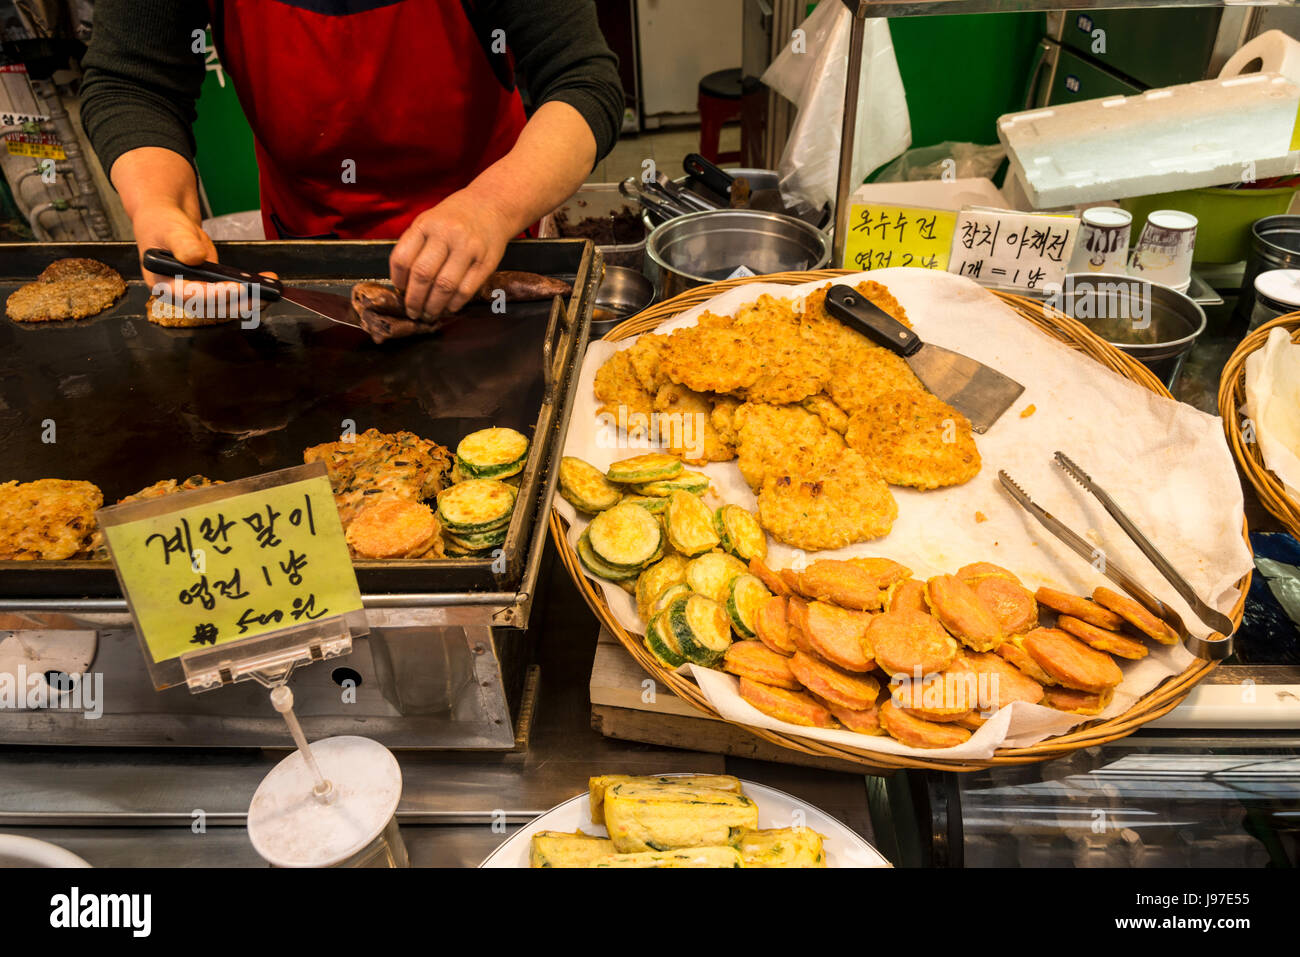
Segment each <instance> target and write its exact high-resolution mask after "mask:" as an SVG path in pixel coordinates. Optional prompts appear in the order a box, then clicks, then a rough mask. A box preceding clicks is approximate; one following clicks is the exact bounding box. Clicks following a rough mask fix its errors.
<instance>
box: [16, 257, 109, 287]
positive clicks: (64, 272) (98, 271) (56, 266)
mask: <svg viewBox="0 0 1300 957" xmlns="http://www.w3.org/2000/svg"><path fill="white" fill-rule="evenodd" d="M121 278H122V277H121V276H120V275H118V272H117V270H116V269H114V268H113V267H112V266H106V265H105V264H104V263H102V262H100V261H99V260H98V259H84V258H81V257H72V258H68V259H56V260H54V262H52V263H50V264H49V265H48V266H46V267H45V268H44V269H42V270H41V274H40V275H39V276H37V277H36V281H37V282H59V281H60V280H63V279H117V280H119V281H120V280H121Z"/></svg>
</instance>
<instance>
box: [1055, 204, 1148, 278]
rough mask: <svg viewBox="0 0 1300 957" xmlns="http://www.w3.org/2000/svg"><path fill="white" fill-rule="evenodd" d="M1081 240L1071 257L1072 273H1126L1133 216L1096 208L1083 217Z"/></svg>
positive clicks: (1112, 207) (1113, 210)
mask: <svg viewBox="0 0 1300 957" xmlns="http://www.w3.org/2000/svg"><path fill="white" fill-rule="evenodd" d="M1079 220H1080V222H1079V239H1078V241H1077V242H1076V243H1075V244H1074V254H1073V255H1072V256H1071V257H1070V272H1072V273H1088V272H1104V273H1123V272H1124V271H1125V270H1126V269H1127V268H1128V244H1129V239H1130V237H1131V235H1132V232H1133V214H1132V213H1130V212H1129V211H1128V210H1126V209H1120V208H1118V207H1116V206H1092V207H1090V208H1088V209H1085V210H1084V211H1083V214H1082V215H1081V216H1080V217H1079Z"/></svg>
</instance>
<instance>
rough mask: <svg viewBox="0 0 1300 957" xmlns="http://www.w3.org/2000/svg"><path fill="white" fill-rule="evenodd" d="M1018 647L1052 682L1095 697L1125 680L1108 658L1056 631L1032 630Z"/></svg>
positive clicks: (1053, 629) (1102, 653) (1050, 629)
mask: <svg viewBox="0 0 1300 957" xmlns="http://www.w3.org/2000/svg"><path fill="white" fill-rule="evenodd" d="M1021 646H1022V647H1023V648H1024V649H1025V651H1027V652H1028V653H1029V656H1030V657H1031V658H1033V659H1034V661H1036V662H1037V663H1038V665H1039V667H1040V668H1042V669H1043V671H1045V672H1047V673H1048V674H1049V675H1051V676H1052V679H1053V683H1055V684H1059V685H1065V687H1067V688H1075V689H1077V690H1079V691H1087V692H1090V693H1092V694H1098V693H1100V692H1102V691H1105V690H1106V689H1107V688H1113V687H1115V685H1117V684H1119V683H1120V682H1121V681H1123V680H1124V673H1123V672H1122V671H1120V670H1119V665H1117V664H1115V661H1114V659H1112V658H1111V656H1110V655H1108V654H1106V653H1105V652H1102V651H1096V650H1094V649H1092V648H1089V647H1088V646H1087V645H1085V644H1084V643H1083V642H1082V641H1080V640H1079V639H1078V638H1075V637H1074V636H1073V635H1069V634H1066V633H1065V632H1063V631H1060V630H1059V629H1056V628H1035V629H1034V630H1033V631H1031V632H1030V633H1029V634H1027V635H1025V637H1024V638H1023V639H1021Z"/></svg>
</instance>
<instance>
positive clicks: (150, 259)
mask: <svg viewBox="0 0 1300 957" xmlns="http://www.w3.org/2000/svg"><path fill="white" fill-rule="evenodd" d="M141 262H143V263H144V268H145V269H147V270H149V271H150V272H153V273H157V274H158V275H160V276H180V277H181V278H182V279H188V280H190V281H191V282H210V283H217V282H235V283H239V284H240V285H241V286H255V287H257V295H258V301H259V302H260V303H268V302H275V301H276V300H277V299H283V300H285V301H286V302H292V303H294V304H295V305H298V306H302V307H303V308H304V309H306V310H308V311H310V312H314V313H315V314H316V315H318V316H323V317H324V318H326V319H329V320H330V321H331V322H337V323H339V324H341V325H344V326H352V328H354V329H361V328H362V326H361V320H360V319H359V318H358V316H357V313H356V310H355V309H353V308H352V300H351V299H350V298H348V297H347V296H337V295H334V294H333V293H328V292H317V291H316V290H314V289H299V288H296V287H294V286H286V285H285V284H284V283H282V282H280V280H278V279H268V278H267V277H266V276H259V275H256V274H254V273H251V272H246V271H245V270H243V269H238V268H236V267H235V266H228V265H226V264H224V263H211V262H204V263H199V264H198V265H197V266H190V265H187V264H186V263H183V262H181V261H180V260H179V259H177V258H176V257H175V256H173V255H172V254H171V253H170V252H168V251H167V250H165V249H146V250H145V252H144V255H143V256H142V257H141Z"/></svg>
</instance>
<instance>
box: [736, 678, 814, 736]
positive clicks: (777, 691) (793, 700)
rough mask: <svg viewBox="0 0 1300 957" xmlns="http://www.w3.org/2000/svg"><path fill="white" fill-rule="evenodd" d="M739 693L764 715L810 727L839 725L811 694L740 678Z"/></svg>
mask: <svg viewBox="0 0 1300 957" xmlns="http://www.w3.org/2000/svg"><path fill="white" fill-rule="evenodd" d="M740 696H741V697H742V698H744V699H745V700H746V701H747V702H749V703H750V704H751V705H753V706H754V707H755V708H757V709H758V710H759V711H761V712H763V714H765V715H768V716H769V717H773V718H776V719H777V720H778V721H787V722H789V723H790V724H799V725H803V726H804V727H807V728H834V727H837V723H836V721H835V719H834V718H833V717H832V716H831V713H830V712H829V711H827V710H826V708H825V707H823V706H822V705H821V703H820V702H818V701H816V700H815V699H814V698H813V697H812V696H811V695H809V694H806V693H805V692H802V691H790V690H788V689H786V688H775V687H772V686H771V685H765V684H762V683H761V682H758V681H753V680H751V679H749V678H741V679H740Z"/></svg>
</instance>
